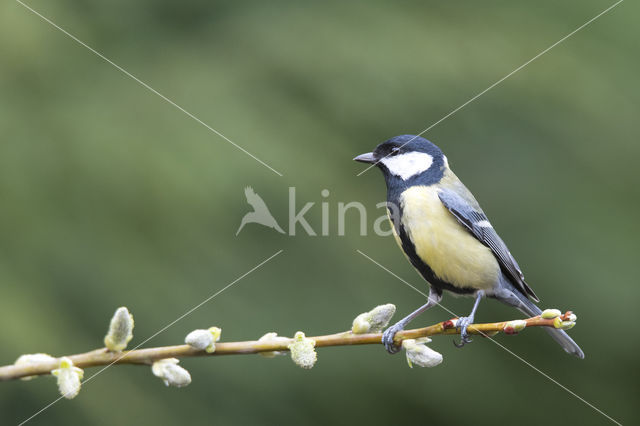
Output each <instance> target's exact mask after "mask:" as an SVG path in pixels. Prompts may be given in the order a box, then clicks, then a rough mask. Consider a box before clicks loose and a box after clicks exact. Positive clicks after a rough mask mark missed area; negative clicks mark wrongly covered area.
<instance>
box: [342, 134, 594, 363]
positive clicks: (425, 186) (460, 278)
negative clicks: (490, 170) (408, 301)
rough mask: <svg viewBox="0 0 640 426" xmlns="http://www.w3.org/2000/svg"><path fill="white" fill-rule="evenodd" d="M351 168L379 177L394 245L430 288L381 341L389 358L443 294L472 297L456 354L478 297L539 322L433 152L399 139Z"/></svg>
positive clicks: (575, 349)
mask: <svg viewBox="0 0 640 426" xmlns="http://www.w3.org/2000/svg"><path fill="white" fill-rule="evenodd" d="M354 160H355V161H360V162H362V163H369V164H375V165H376V166H377V167H378V168H379V169H380V170H382V173H383V175H384V178H385V181H386V183H387V202H388V206H389V209H388V213H389V218H390V220H391V222H392V225H393V226H392V229H393V233H394V236H395V239H396V241H397V243H398V245H399V246H400V248H401V249H402V250H403V251H404V253H405V255H406V256H407V258H408V260H409V262H411V264H412V265H413V266H414V267H415V268H416V269H417V270H418V272H419V273H420V275H422V277H423V278H424V279H425V280H426V281H427V282H429V284H430V290H429V297H428V299H427V300H428V301H427V303H426V304H424V305H423V306H421V307H420V308H418V309H417V310H416V311H414V312H412V313H411V314H409V315H408V316H407V317H405V318H403V319H402V320H400V321H399V322H398V323H396V324H395V325H393V326H391V327H389V328H388V329H387V330H386V331H385V332H384V333H383V337H382V343H383V344H384V345H385V348H386V349H387V351H388V352H389V353H396V352H398V350H399V348H398V346H397V345H395V344H394V341H393V337H394V335H395V334H396V333H397V332H398V331H400V330H402V329H404V327H405V326H406V325H407V324H408V323H409V322H410V321H411V320H412V319H414V318H415V317H416V316H418V315H419V314H421V313H422V312H424V311H426V310H427V309H429V308H431V307H432V306H434V305H436V304H438V303H439V302H440V300H441V299H442V293H443V291H444V290H448V291H451V292H453V293H456V294H460V295H469V296H474V297H475V303H474V304H473V308H472V310H471V313H470V314H469V316H468V317H462V318H460V319H459V320H458V322H457V327H459V328H460V335H461V342H460V344H459V345H458V346H463V345H464V344H465V343H469V342H470V341H471V340H470V339H469V336H468V333H467V327H468V326H469V324H472V323H473V320H474V315H475V313H476V310H477V309H478V304H479V303H480V300H481V299H482V298H483V297H490V298H494V299H497V300H499V301H501V302H503V303H506V304H507V305H509V306H513V307H515V308H517V309H519V310H520V311H521V312H523V313H524V314H525V315H528V316H536V315H540V313H541V312H542V311H541V310H540V308H538V307H537V306H536V305H535V304H534V303H533V302H532V301H531V300H534V301H536V302H538V301H539V300H538V297H537V296H536V295H535V293H534V292H533V290H532V289H531V287H529V285H528V284H527V283H526V282H525V280H524V276H523V274H522V271H521V270H520V267H519V266H518V263H517V262H516V260H515V259H514V258H513V256H512V255H511V253H510V252H509V249H508V248H507V246H506V245H505V243H504V242H503V241H502V239H501V238H500V237H499V236H498V234H497V233H496V231H495V230H494V229H493V226H492V225H491V223H490V222H489V219H487V216H486V215H485V214H484V212H483V211H482V209H481V208H480V205H479V204H478V202H477V201H476V199H475V198H474V197H473V195H472V194H471V192H469V190H468V189H467V188H466V187H465V186H464V185H463V183H462V182H461V181H460V180H459V179H458V177H457V176H456V175H455V174H454V173H453V172H452V171H451V169H450V168H449V163H448V161H447V157H446V156H445V155H444V154H443V153H442V151H441V150H440V148H438V147H437V146H436V145H434V144H433V143H431V142H429V141H428V140H426V139H424V138H422V137H419V136H414V135H402V136H396V137H394V138H391V139H389V140H388V141H386V142H384V143H382V144H380V145H378V146H377V147H376V149H375V151H373V152H369V153H366V154H362V155H359V156H357V157H356V158H354ZM545 330H547V332H548V333H549V334H550V335H551V337H553V339H554V340H555V341H556V342H558V343H559V344H560V345H561V346H562V347H563V349H564V350H565V351H566V352H568V353H570V354H573V355H575V356H577V357H578V358H584V353H583V352H582V349H580V347H579V346H578V345H577V344H576V343H575V342H574V341H573V340H572V339H571V338H570V337H569V335H567V333H566V332H564V331H563V330H558V329H553V328H548V327H545Z"/></svg>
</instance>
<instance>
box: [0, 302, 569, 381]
mask: <svg viewBox="0 0 640 426" xmlns="http://www.w3.org/2000/svg"><path fill="white" fill-rule="evenodd" d="M570 315H571V312H570V311H569V312H566V313H565V314H564V315H561V316H560V317H557V318H555V319H544V318H541V317H540V316H536V317H532V318H528V319H526V320H524V321H525V322H526V328H529V327H552V328H554V327H557V326H558V323H557V321H558V318H559V319H560V320H562V321H568V320H569V319H570ZM455 321H456V319H455V318H454V319H451V320H448V321H443V322H440V323H437V324H434V325H431V326H429V327H424V328H417V329H413V330H404V331H400V332H398V333H397V334H396V335H395V338H394V341H395V342H396V343H397V344H401V343H402V341H403V340H405V339H417V338H420V337H428V336H436V335H455V334H459V333H460V329H459V328H457V327H456V326H455ZM508 324H509V321H502V322H493V323H486V324H472V325H470V326H469V328H468V330H467V331H468V333H469V334H476V335H477V334H480V335H483V336H485V337H491V336H493V335H495V334H497V333H499V332H505V333H506V334H517V332H514V331H513V330H510V329H509V327H508ZM381 338H382V334H381V333H368V334H354V333H352V332H351V331H345V332H341V333H336V334H328V335H324V336H314V337H309V339H312V340H314V341H315V347H316V348H320V347H329V346H352V345H379V344H381ZM292 342H293V339H282V340H278V341H266V342H264V341H257V340H250V341H242V342H219V343H216V345H215V352H213V353H207V352H206V351H204V350H198V349H195V348H193V347H191V346H189V345H176V346H162V347H155V348H145V349H134V350H130V351H122V352H112V351H109V350H108V349H106V348H100V349H96V350H93V351H90V352H85V353H81V354H76V355H68V358H69V359H70V360H71V361H72V362H73V365H74V366H76V367H79V368H87V367H98V366H106V365H111V364H135V365H151V364H153V363H154V362H155V361H158V360H161V359H166V358H186V357H200V356H220V355H247V354H258V353H261V352H274V351H278V352H285V351H288V350H289V349H288V345H289V344H290V343H292ZM59 363H60V359H56V358H53V359H52V360H51V361H47V362H42V363H38V364H30V365H6V366H3V367H0V381H8V380H15V379H20V378H24V377H29V376H41V375H48V374H50V373H51V371H52V370H54V369H56V368H58V366H59Z"/></svg>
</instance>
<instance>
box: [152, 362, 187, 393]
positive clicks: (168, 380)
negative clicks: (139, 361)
mask: <svg viewBox="0 0 640 426" xmlns="http://www.w3.org/2000/svg"><path fill="white" fill-rule="evenodd" d="M179 362H180V361H179V360H177V359H176V358H166V359H161V360H160V361H156V362H154V363H153V365H152V366H151V371H152V372H153V374H154V376H156V377H160V378H161V379H162V380H163V381H164V384H165V385H167V386H175V387H178V388H181V387H184V386H187V385H188V384H189V383H191V374H189V372H188V371H187V370H185V369H184V368H182V367H180V366H179V365H178V363H179Z"/></svg>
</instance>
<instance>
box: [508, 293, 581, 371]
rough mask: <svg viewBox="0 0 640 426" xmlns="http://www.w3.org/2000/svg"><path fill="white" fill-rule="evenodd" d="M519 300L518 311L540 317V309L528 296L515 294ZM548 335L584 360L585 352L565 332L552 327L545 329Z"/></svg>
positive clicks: (570, 352)
mask: <svg viewBox="0 0 640 426" xmlns="http://www.w3.org/2000/svg"><path fill="white" fill-rule="evenodd" d="M514 293H515V294H516V295H517V296H518V299H519V300H520V302H521V303H520V306H516V308H518V310H519V311H520V312H522V313H524V314H525V315H529V316H530V317H534V316H536V315H540V314H541V313H542V311H541V310H540V308H539V307H537V306H536V305H535V304H534V303H533V302H532V301H530V300H529V299H528V298H527V297H526V296H523V295H520V294H519V292H514ZM543 328H544V329H545V331H546V332H547V333H549V334H550V335H551V337H552V338H553V340H555V341H556V342H558V344H560V346H562V349H564V350H565V351H566V352H567V353H569V354H571V355H575V356H577V357H578V358H581V359H582V358H584V352H582V349H580V346H578V344H577V343H576V342H574V341H573V339H572V338H571V337H569V335H568V334H567V333H566V332H565V331H564V330H558V329H556V328H551V327H543Z"/></svg>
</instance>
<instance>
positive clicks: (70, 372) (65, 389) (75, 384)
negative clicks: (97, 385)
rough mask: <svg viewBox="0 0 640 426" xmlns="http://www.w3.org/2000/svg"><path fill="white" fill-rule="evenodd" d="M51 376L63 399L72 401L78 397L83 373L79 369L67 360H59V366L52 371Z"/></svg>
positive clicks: (64, 358) (65, 358)
mask: <svg viewBox="0 0 640 426" xmlns="http://www.w3.org/2000/svg"><path fill="white" fill-rule="evenodd" d="M51 374H53V375H54V376H55V377H56V378H57V380H58V390H59V391H60V394H61V395H62V396H63V397H65V398H67V399H73V398H75V397H76V396H77V395H78V392H80V385H81V382H80V381H81V380H82V378H83V377H84V371H82V369H81V368H78V367H74V366H73V362H71V360H70V359H69V358H67V357H63V358H61V359H60V366H59V367H58V368H57V369H55V370H52V371H51Z"/></svg>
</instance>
